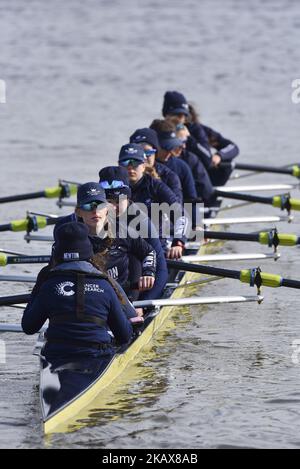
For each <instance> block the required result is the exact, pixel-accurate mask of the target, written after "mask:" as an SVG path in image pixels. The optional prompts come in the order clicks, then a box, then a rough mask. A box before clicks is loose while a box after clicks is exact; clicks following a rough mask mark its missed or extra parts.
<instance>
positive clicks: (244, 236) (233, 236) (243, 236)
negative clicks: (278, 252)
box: [204, 230, 259, 242]
mask: <svg viewBox="0 0 300 469" xmlns="http://www.w3.org/2000/svg"><path fill="white" fill-rule="evenodd" d="M204 238H207V239H225V240H227V241H253V242H258V241H259V234H256V233H255V234H249V233H230V232H225V233H223V232H221V231H207V230H204Z"/></svg>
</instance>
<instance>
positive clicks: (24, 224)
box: [0, 215, 58, 232]
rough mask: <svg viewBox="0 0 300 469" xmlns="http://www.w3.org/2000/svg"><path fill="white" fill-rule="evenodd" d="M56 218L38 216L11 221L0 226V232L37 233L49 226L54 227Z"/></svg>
mask: <svg viewBox="0 0 300 469" xmlns="http://www.w3.org/2000/svg"><path fill="white" fill-rule="evenodd" d="M57 220H58V218H48V217H40V216H35V215H34V216H30V215H29V216H27V217H26V218H23V219H21V220H13V221H11V222H9V223H6V224H5V225H0V231H14V232H17V231H27V232H29V231H31V230H33V231H37V230H38V229H40V228H46V226H49V225H55V223H56V222H57Z"/></svg>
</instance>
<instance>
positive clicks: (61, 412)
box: [40, 244, 216, 434]
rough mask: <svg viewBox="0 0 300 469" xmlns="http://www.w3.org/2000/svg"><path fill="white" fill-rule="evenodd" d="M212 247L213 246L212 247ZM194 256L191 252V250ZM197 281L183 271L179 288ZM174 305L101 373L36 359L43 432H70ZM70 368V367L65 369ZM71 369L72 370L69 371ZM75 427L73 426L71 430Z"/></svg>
mask: <svg viewBox="0 0 300 469" xmlns="http://www.w3.org/2000/svg"><path fill="white" fill-rule="evenodd" d="M209 246H210V244H208V245H203V246H202V247H201V248H200V249H199V251H198V254H204V253H206V252H208V251H209V250H210V248H209ZM214 246H216V245H215V244H214ZM193 254H195V251H193ZM195 278H199V274H195V273H191V272H187V273H185V274H184V275H182V279H181V281H180V283H179V284H180V285H183V284H184V283H185V282H189V281H192V280H193V279H195ZM189 294H191V287H188V290H186V289H185V288H178V289H175V290H173V292H172V294H171V295H169V297H170V298H172V299H176V298H182V297H183V296H184V295H189ZM177 309H178V308H174V306H164V307H162V308H161V309H160V311H159V313H158V314H157V315H156V316H155V317H154V318H153V319H152V320H151V322H150V323H149V324H148V325H147V327H145V329H144V330H143V332H142V334H141V335H139V336H138V337H137V338H136V339H135V341H134V342H133V343H132V344H131V345H130V346H129V347H128V348H127V349H126V350H125V351H123V352H122V353H116V355H115V356H114V357H113V358H112V360H111V361H110V362H109V363H108V364H107V366H106V367H105V368H104V369H103V368H102V370H101V369H99V366H98V369H97V363H94V364H92V365H91V364H90V363H86V360H85V362H82V363H80V362H76V364H74V366H73V364H67V365H68V366H67V368H66V367H64V365H61V366H58V367H56V368H55V366H53V365H52V364H50V363H48V362H47V361H46V360H45V358H44V357H43V356H41V357H40V401H41V408H42V414H43V425H44V433H45V434H50V433H60V432H67V431H72V424H73V423H74V421H76V416H77V415H78V414H79V413H81V414H82V410H83V409H84V408H86V407H87V406H89V404H90V403H91V402H92V401H93V400H94V399H95V398H96V397H97V396H99V395H100V394H101V393H103V392H104V391H105V390H106V389H108V388H109V386H111V384H112V383H113V382H114V381H115V380H116V379H117V378H118V377H120V375H121V374H122V373H124V370H125V369H126V368H127V367H129V366H130V364H131V363H132V362H134V360H135V359H136V357H137V355H138V354H139V353H140V352H141V350H142V349H143V348H144V347H145V346H146V345H147V344H149V343H150V342H151V340H152V338H153V337H154V336H155V334H156V333H157V332H158V331H159V330H161V329H162V328H163V326H164V324H165V323H166V321H167V319H168V318H170V316H171V315H172V313H174V311H175V310H176V311H177ZM69 365H70V366H69ZM72 368H73V369H72ZM74 428H76V425H75V427H74Z"/></svg>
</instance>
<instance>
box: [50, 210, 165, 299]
mask: <svg viewBox="0 0 300 469" xmlns="http://www.w3.org/2000/svg"><path fill="white" fill-rule="evenodd" d="M74 220H75V221H78V220H77V217H76V215H75V214H71V215H68V216H67V217H63V218H60V219H59V221H58V223H57V224H56V225H55V228H54V239H55V237H56V236H55V233H56V230H57V228H58V226H61V225H62V224H64V223H68V222H70V221H74ZM119 230H120V231H121V228H120V227H118V226H117V227H116V232H117V233H118V232H119ZM89 238H90V241H91V243H92V245H93V250H94V253H95V254H97V253H101V254H104V258H105V269H106V271H107V273H108V274H109V276H110V277H111V278H113V279H114V280H117V281H118V283H119V284H120V285H121V286H122V288H124V290H125V291H126V293H127V294H128V296H129V297H130V299H131V300H135V299H137V297H138V294H137V288H138V285H137V283H138V280H139V278H140V277H141V276H149V277H155V276H156V252H155V249H153V247H152V246H151V245H150V244H149V243H148V242H147V241H146V240H144V239H142V238H141V237H134V234H133V233H132V230H130V229H128V228H127V227H126V237H124V238H119V237H117V238H116V239H110V238H108V237H106V238H100V237H98V236H89ZM54 249H55V245H54ZM132 257H134V258H136V259H137V260H138V265H139V266H140V268H139V269H137V268H135V269H134V270H133V271H132V270H131V268H130V267H131V262H133V264H132V265H134V266H135V267H136V263H134V261H133V260H132V259H131V258H132Z"/></svg>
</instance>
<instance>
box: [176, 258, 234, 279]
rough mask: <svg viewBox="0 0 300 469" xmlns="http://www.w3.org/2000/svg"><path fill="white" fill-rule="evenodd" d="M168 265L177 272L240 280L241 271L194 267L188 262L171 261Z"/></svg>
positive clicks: (202, 266) (201, 266) (203, 266)
mask: <svg viewBox="0 0 300 469" xmlns="http://www.w3.org/2000/svg"><path fill="white" fill-rule="evenodd" d="M167 265H168V267H170V268H173V269H176V270H186V271H188V272H196V273H200V274H207V275H215V276H217V277H226V278H234V279H239V278H240V271H239V270H231V269H221V268H219V267H211V266H206V265H198V264H197V265H193V264H188V263H187V262H181V261H172V260H170V259H168V260H167Z"/></svg>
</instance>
